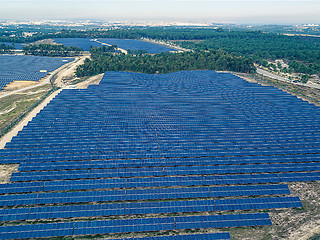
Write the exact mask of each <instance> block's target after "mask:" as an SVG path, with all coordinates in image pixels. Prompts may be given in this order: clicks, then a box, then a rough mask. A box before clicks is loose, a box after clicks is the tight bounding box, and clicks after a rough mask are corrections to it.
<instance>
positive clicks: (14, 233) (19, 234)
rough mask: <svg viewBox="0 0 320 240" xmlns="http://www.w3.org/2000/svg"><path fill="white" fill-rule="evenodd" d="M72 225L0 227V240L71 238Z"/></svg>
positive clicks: (49, 224) (50, 224)
mask: <svg viewBox="0 0 320 240" xmlns="http://www.w3.org/2000/svg"><path fill="white" fill-rule="evenodd" d="M73 225H74V223H72V222H70V223H48V224H32V225H18V226H6V227H0V238H1V239H18V238H29V239H30V238H37V237H59V236H71V235H72V231H73Z"/></svg>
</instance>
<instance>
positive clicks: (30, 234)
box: [0, 213, 271, 239]
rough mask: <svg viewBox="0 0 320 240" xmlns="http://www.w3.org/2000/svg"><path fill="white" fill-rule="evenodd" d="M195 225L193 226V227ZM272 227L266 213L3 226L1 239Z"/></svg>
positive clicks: (0, 233) (0, 230)
mask: <svg viewBox="0 0 320 240" xmlns="http://www.w3.org/2000/svg"><path fill="white" fill-rule="evenodd" d="M192 223H194V225H193V224H192ZM262 225H271V221H270V218H269V215H268V214H267V213H254V214H234V215H211V216H187V217H167V218H144V219H121V220H106V221H88V222H68V223H48V224H31V225H17V226H5V227H0V238H1V239H17V238H36V237H58V236H71V235H89V234H90V235H94V234H109V233H126V232H131V233H133V232H150V231H160V230H178V229H198V228H221V227H240V226H262Z"/></svg>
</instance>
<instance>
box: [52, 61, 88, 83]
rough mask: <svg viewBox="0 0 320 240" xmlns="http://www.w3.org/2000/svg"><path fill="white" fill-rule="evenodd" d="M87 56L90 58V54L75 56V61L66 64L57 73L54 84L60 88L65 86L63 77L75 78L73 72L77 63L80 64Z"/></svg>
mask: <svg viewBox="0 0 320 240" xmlns="http://www.w3.org/2000/svg"><path fill="white" fill-rule="evenodd" d="M87 58H90V56H89V55H86V56H82V57H78V58H76V59H75V61H74V62H73V64H71V65H69V66H67V67H66V68H65V69H64V70H63V71H61V72H59V73H57V75H56V79H55V81H54V84H55V85H56V86H57V87H62V88H63V87H65V86H66V84H65V83H64V82H63V79H65V78H75V75H74V73H75V71H76V68H77V67H78V66H79V65H82V64H83V63H84V61H85V60H86V59H87Z"/></svg>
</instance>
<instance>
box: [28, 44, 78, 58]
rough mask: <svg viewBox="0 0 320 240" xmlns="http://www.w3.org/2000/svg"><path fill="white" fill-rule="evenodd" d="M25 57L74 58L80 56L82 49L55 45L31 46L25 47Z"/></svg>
mask: <svg viewBox="0 0 320 240" xmlns="http://www.w3.org/2000/svg"><path fill="white" fill-rule="evenodd" d="M23 52H24V54H25V55H34V56H47V57H74V56H78V55H79V54H80V52H81V48H78V47H66V46H64V45H60V44H59V45H57V44H55V45H53V44H30V45H26V46H24V47H23Z"/></svg>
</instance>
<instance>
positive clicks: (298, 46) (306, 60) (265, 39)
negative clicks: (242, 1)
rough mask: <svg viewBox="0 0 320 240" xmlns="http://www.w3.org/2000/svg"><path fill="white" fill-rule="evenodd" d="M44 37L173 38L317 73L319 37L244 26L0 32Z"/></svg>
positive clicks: (13, 39)
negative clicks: (268, 31) (279, 62)
mask: <svg viewBox="0 0 320 240" xmlns="http://www.w3.org/2000/svg"><path fill="white" fill-rule="evenodd" d="M46 38H121V39H125V38H126V39H141V38H151V39H156V40H164V41H175V42H176V43H177V44H179V45H181V46H182V47H186V48H191V49H194V50H199V51H200V50H201V51H206V50H207V51H210V52H211V51H217V50H218V49H222V50H224V51H226V52H227V53H229V54H232V56H236V55H237V56H239V57H240V56H241V57H243V58H248V61H250V59H253V60H254V62H256V63H258V64H260V65H263V64H264V63H265V61H264V60H271V61H273V60H276V59H284V60H285V62H287V63H288V64H289V66H290V67H289V69H282V71H283V72H298V73H303V74H308V75H312V74H318V75H320V38H316V37H303V36H286V35H282V34H278V33H265V32H262V31H247V30H244V29H242V30H236V29H233V30H230V29H223V28H210V27H207V28H204V27H198V28H190V27H133V28H119V29H110V30H101V29H91V30H59V31H58V30H55V31H54V30H52V32H50V31H43V32H39V33H37V34H34V35H32V36H28V37H23V36H20V35H17V36H15V37H10V36H6V35H2V36H1V37H0V42H1V41H7V42H34V41H37V40H41V39H46ZM59 54H60V53H59Z"/></svg>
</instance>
